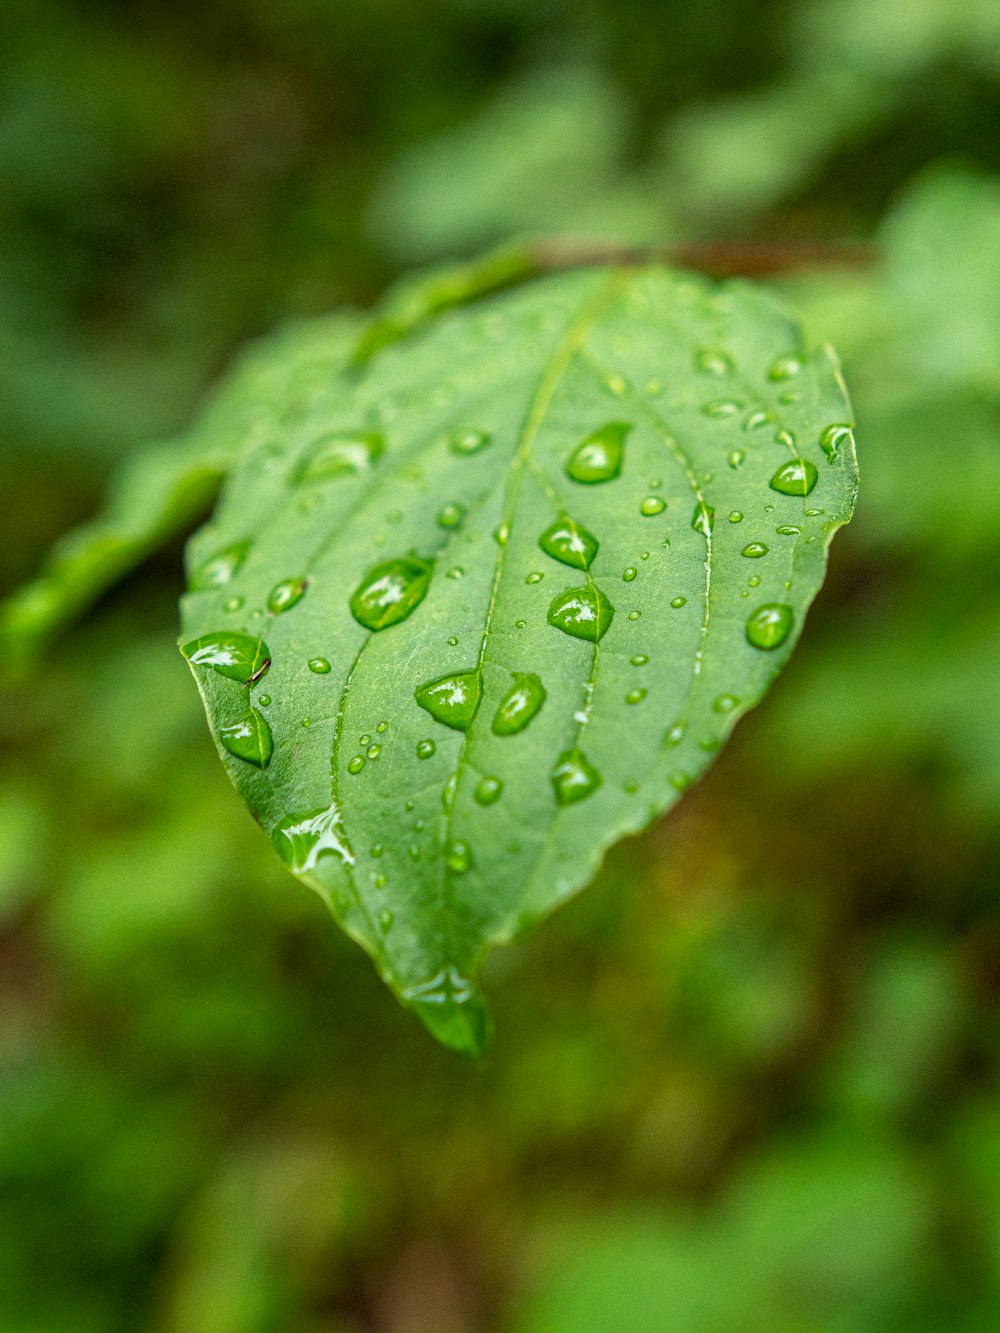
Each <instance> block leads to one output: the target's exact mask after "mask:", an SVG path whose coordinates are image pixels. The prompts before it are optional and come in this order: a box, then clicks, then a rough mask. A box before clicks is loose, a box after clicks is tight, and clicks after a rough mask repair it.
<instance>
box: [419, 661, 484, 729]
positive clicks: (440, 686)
mask: <svg viewBox="0 0 1000 1333" xmlns="http://www.w3.org/2000/svg"><path fill="white" fill-rule="evenodd" d="M481 693H482V680H481V678H480V675H479V672H478V671H462V672H459V673H457V674H455V675H451V676H442V677H441V678H440V680H430V681H428V682H427V683H426V684H424V685H421V686H420V687H419V688H418V689H417V690H416V692H415V693H414V696H413V697H414V698H415V699H416V701H417V703H418V704H419V705H420V707H421V708H423V709H425V710H426V711H427V712H428V713H430V715H431V717H432V718H434V720H435V721H436V722H443V723H444V725H445V726H446V727H453V728H454V729H455V731H465V730H466V729H467V728H468V726H469V723H470V722H471V721H472V719H473V718H474V717H475V715H476V709H477V708H478V707H479V696H480V694H481Z"/></svg>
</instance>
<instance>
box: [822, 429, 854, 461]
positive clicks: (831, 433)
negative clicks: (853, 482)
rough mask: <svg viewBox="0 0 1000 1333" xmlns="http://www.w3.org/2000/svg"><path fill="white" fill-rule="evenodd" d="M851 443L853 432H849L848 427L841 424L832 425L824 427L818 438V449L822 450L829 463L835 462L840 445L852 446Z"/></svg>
mask: <svg viewBox="0 0 1000 1333" xmlns="http://www.w3.org/2000/svg"><path fill="white" fill-rule="evenodd" d="M853 442H854V432H853V431H852V430H851V428H850V426H847V425H843V424H834V425H832V426H827V427H825V429H824V430H823V431H822V433H821V434H820V437H819V447H820V448H821V449H822V450H823V452H824V454H826V456H827V458H828V459H829V460H830V462H831V463H835V462H836V461H837V456H838V454H839V453H840V447H841V445H842V444H847V443H851V444H853Z"/></svg>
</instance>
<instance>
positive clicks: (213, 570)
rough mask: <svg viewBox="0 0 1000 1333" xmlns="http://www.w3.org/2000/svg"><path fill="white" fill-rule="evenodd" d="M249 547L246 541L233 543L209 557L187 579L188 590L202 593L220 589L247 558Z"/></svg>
mask: <svg viewBox="0 0 1000 1333" xmlns="http://www.w3.org/2000/svg"><path fill="white" fill-rule="evenodd" d="M250 545H251V543H250V542H248V541H246V542H234V543H233V544H232V546H224V547H223V548H222V550H221V551H216V553H215V554H214V555H213V556H209V558H208V559H207V560H205V561H204V562H203V563H202V564H200V565H199V566H198V568H197V569H196V570H195V571H194V572H193V574H192V575H191V577H190V578H189V579H188V588H189V590H190V591H191V592H204V591H205V589H206V588H221V587H222V586H223V584H225V583H228V582H229V581H230V580H231V579H232V577H233V575H234V574H235V573H236V571H237V570H238V569H239V567H240V565H242V564H243V561H244V560H245V559H246V558H247V552H248V551H249V550H250Z"/></svg>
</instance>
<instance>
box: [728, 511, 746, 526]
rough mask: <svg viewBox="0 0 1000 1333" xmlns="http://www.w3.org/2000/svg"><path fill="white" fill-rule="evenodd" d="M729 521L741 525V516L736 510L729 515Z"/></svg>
mask: <svg viewBox="0 0 1000 1333" xmlns="http://www.w3.org/2000/svg"><path fill="white" fill-rule="evenodd" d="M729 521H730V523H742V522H743V515H742V514H741V513H740V511H739V510H738V509H734V510H733V511H732V513H731V514H730V515H729Z"/></svg>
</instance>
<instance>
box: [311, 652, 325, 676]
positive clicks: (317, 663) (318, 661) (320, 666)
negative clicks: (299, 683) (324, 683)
mask: <svg viewBox="0 0 1000 1333" xmlns="http://www.w3.org/2000/svg"><path fill="white" fill-rule="evenodd" d="M309 670H310V671H315V673H316V675H317V676H325V675H326V674H327V672H328V671H329V670H330V663H329V662H328V661H327V660H326V658H325V657H310V659H309Z"/></svg>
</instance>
